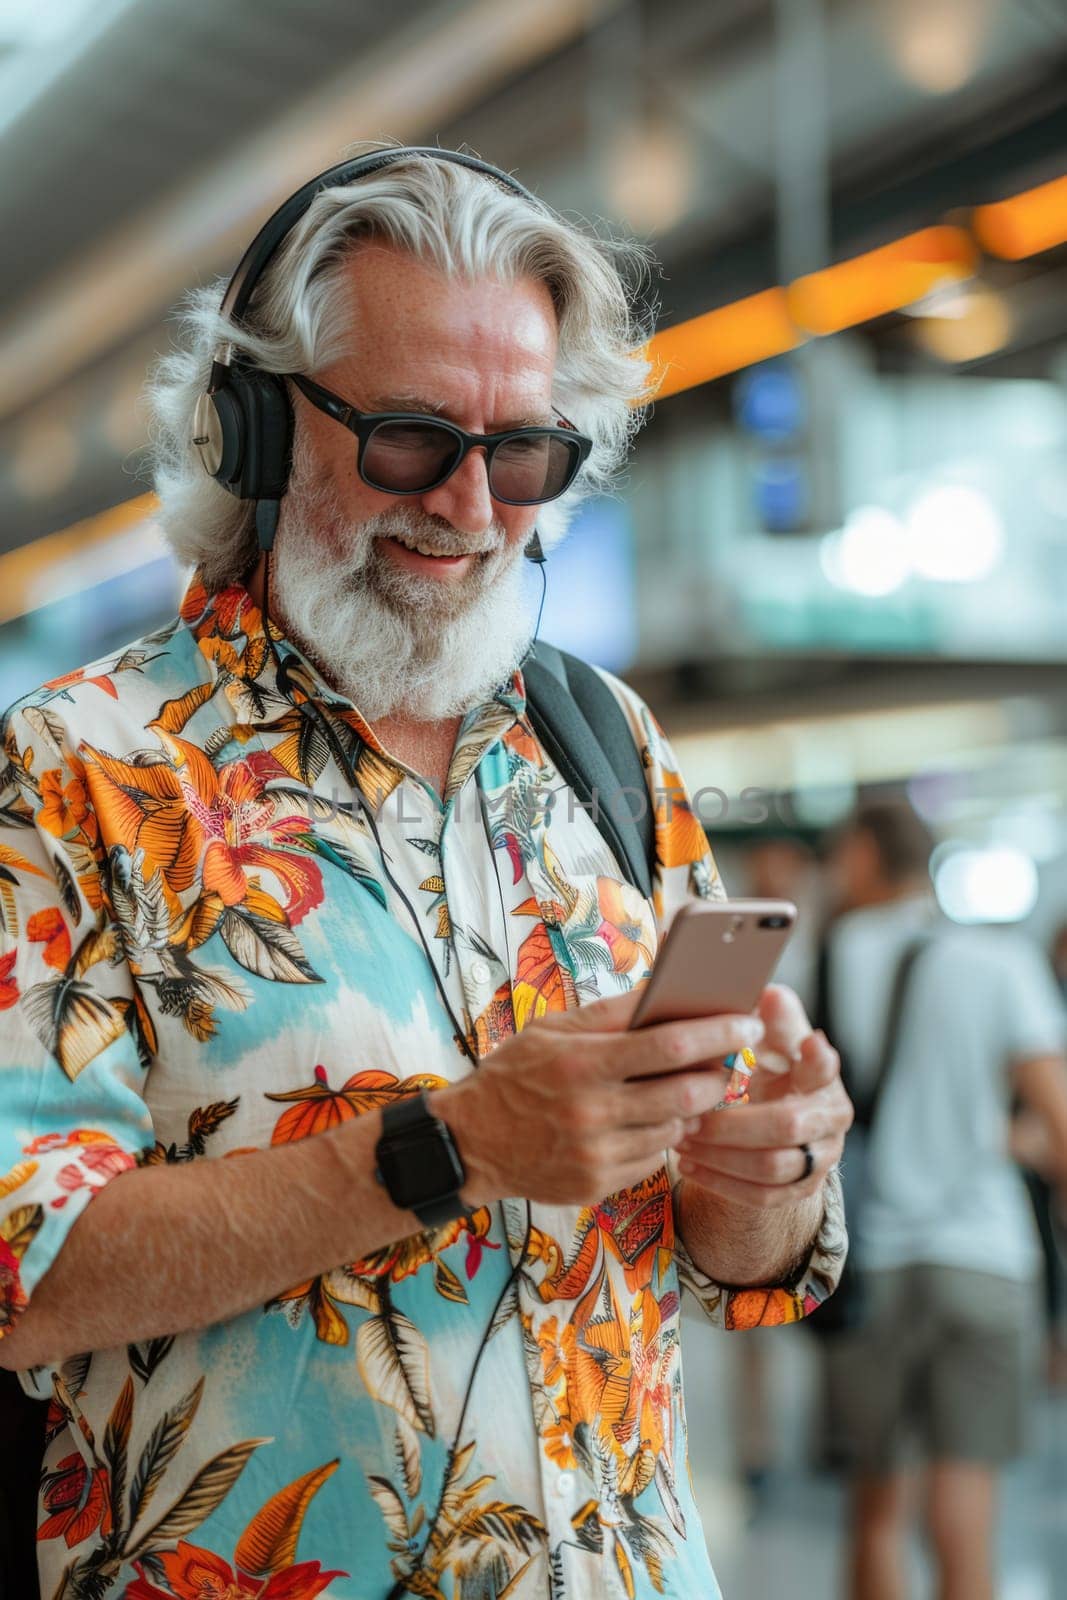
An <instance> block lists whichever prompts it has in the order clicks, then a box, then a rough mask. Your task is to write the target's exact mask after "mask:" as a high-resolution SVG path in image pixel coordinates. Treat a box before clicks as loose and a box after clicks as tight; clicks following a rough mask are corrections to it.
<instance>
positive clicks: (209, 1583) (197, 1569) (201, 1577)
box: [124, 1539, 348, 1600]
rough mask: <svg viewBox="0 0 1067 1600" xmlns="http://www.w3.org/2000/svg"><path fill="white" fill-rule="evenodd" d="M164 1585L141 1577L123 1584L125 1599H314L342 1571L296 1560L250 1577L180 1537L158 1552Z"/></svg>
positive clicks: (142, 1573) (140, 1570) (338, 1576)
mask: <svg viewBox="0 0 1067 1600" xmlns="http://www.w3.org/2000/svg"><path fill="white" fill-rule="evenodd" d="M159 1559H160V1562H161V1564H162V1567H163V1572H164V1575H165V1577H166V1580H167V1584H168V1588H166V1589H160V1588H159V1587H158V1586H157V1585H156V1584H154V1583H150V1582H149V1580H148V1579H147V1578H146V1577H145V1576H144V1572H143V1570H142V1568H141V1564H140V1562H135V1563H134V1566H135V1567H136V1569H137V1572H138V1577H137V1578H136V1579H135V1580H134V1581H133V1582H132V1583H130V1584H128V1585H127V1586H126V1592H125V1596H124V1600H174V1597H175V1596H177V1600H315V1597H316V1595H320V1594H321V1593H322V1591H323V1590H324V1589H325V1588H326V1586H327V1585H328V1584H329V1583H332V1581H333V1579H334V1578H345V1577H347V1576H348V1574H347V1573H345V1572H323V1571H322V1570H321V1567H320V1564H319V1562H317V1561H300V1562H298V1563H297V1564H296V1566H290V1567H284V1568H282V1569H281V1570H280V1571H278V1572H275V1573H274V1574H273V1575H272V1576H271V1577H269V1578H252V1577H249V1575H248V1574H247V1573H246V1572H241V1571H240V1569H239V1568H236V1567H233V1566H231V1564H230V1563H229V1562H228V1561H224V1560H223V1558H222V1557H221V1556H217V1555H216V1554H215V1552H214V1551H213V1550H204V1549H203V1548H202V1547H201V1546H200V1545H196V1544H188V1543H187V1542H186V1540H184V1539H179V1540H178V1548H177V1550H164V1551H161V1552H160V1557H159Z"/></svg>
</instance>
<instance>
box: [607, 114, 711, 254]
mask: <svg viewBox="0 0 1067 1600" xmlns="http://www.w3.org/2000/svg"><path fill="white" fill-rule="evenodd" d="M693 187H694V172H693V151H692V146H691V144H690V142H689V140H688V139H687V138H686V137H685V135H684V134H683V133H682V132H681V130H680V129H679V128H678V127H677V126H676V125H675V124H674V123H672V122H666V121H664V120H663V119H662V118H661V117H650V118H647V119H644V120H642V121H640V122H639V123H637V124H636V125H634V126H632V127H629V128H624V129H622V130H621V131H620V133H619V135H618V137H617V138H616V140H615V141H614V142H613V145H612V149H611V155H610V157H609V170H608V192H609V194H610V195H611V200H612V204H613V206H614V207H615V209H617V210H618V211H619V212H620V213H621V214H622V216H623V217H625V219H626V221H627V222H628V223H629V225H630V227H631V228H633V229H635V231H636V232H638V233H653V234H658V233H666V232H667V231H668V229H670V228H673V227H674V225H675V224H676V223H678V222H680V221H681V220H682V218H683V217H684V216H685V214H686V212H687V211H688V210H689V206H690V202H691V200H692V197H693Z"/></svg>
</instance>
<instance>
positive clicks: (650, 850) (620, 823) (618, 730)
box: [522, 640, 656, 899]
mask: <svg viewBox="0 0 1067 1600" xmlns="http://www.w3.org/2000/svg"><path fill="white" fill-rule="evenodd" d="M522 672H523V678H524V680H525V683H526V708H527V712H528V714H529V717H530V721H531V723H532V724H533V728H534V732H535V733H536V734H537V737H538V738H539V739H540V740H541V743H542V744H543V745H544V747H545V750H546V751H547V753H548V755H549V756H550V758H551V760H552V762H553V764H554V765H555V766H556V767H557V768H558V770H559V773H560V775H561V777H563V778H564V780H565V781H566V782H567V784H568V785H569V786H570V788H571V789H573V791H574V793H575V795H576V796H577V798H578V799H579V800H580V801H581V803H582V804H583V806H586V807H588V808H589V810H590V815H591V816H592V818H593V821H594V822H595V823H596V825H597V827H598V828H599V830H600V832H601V835H602V836H603V838H604V840H605V842H606V843H607V844H608V845H610V847H611V849H612V851H613V852H614V854H615V856H616V858H617V860H618V862H619V864H620V866H622V867H623V868H624V869H625V871H626V873H627V876H628V877H629V879H630V882H631V883H632V884H634V885H635V887H636V888H638V889H640V891H641V893H642V894H643V895H644V896H645V898H646V899H648V898H650V897H651V894H652V883H653V879H654V876H655V862H656V842H655V818H654V817H653V814H652V806H651V802H650V797H649V792H648V783H647V781H646V778H645V769H644V766H643V765H642V762H641V752H640V751H639V750H638V748H637V745H636V743H635V742H634V736H633V734H632V732H631V731H630V725H629V723H628V722H627V720H626V715H625V713H624V711H623V709H622V707H621V706H620V705H619V702H618V701H617V700H616V698H615V696H614V695H613V694H612V692H611V690H610V689H609V688H608V686H607V684H606V683H605V682H604V680H603V678H602V677H601V676H600V674H599V673H598V672H597V671H596V670H595V669H594V668H593V667H591V666H589V665H588V663H587V662H585V661H580V660H579V659H578V657H577V656H572V655H569V654H567V652H566V651H563V650H557V649H556V647H555V646H554V645H549V644H544V643H542V642H541V641H540V640H539V641H538V643H537V645H536V647H535V649H534V651H533V652H532V653H531V655H530V656H529V657H528V658H527V660H526V661H525V662H524V663H523V668H522Z"/></svg>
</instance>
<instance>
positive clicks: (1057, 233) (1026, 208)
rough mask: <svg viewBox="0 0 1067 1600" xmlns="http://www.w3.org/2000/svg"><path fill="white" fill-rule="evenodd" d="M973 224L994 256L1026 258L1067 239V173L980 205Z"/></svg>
mask: <svg viewBox="0 0 1067 1600" xmlns="http://www.w3.org/2000/svg"><path fill="white" fill-rule="evenodd" d="M973 226H974V231H975V235H976V236H977V238H978V242H979V243H980V244H981V246H982V248H983V250H988V252H989V254H990V255H991V256H1000V257H1002V258H1003V259H1004V260H1005V261H1022V260H1023V259H1024V258H1025V257H1026V256H1036V255H1038V254H1039V253H1040V252H1041V251H1042V250H1051V249H1052V248H1053V246H1054V245H1057V244H1064V243H1065V242H1067V177H1064V178H1053V180H1052V182H1051V183H1041V184H1038V186H1037V188H1036V189H1027V190H1026V191H1025V192H1024V193H1023V194H1017V195H1013V196H1012V198H1011V199H1010V200H998V201H997V202H996V204H995V205H989V206H976V207H975V211H974V218H973Z"/></svg>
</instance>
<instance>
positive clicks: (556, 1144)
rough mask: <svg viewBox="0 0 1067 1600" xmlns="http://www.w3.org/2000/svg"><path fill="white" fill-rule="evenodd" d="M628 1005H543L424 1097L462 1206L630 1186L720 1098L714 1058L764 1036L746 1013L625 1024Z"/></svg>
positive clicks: (562, 1197)
mask: <svg viewBox="0 0 1067 1600" xmlns="http://www.w3.org/2000/svg"><path fill="white" fill-rule="evenodd" d="M636 1004H637V995H636V993H635V994H628V995H619V996H613V997H612V998H610V999H606V1000H596V1001H593V1002H592V1003H591V1004H589V1005H586V1006H582V1007H581V1008H580V1009H579V1010H576V1011H567V1012H550V1013H549V1014H548V1015H546V1016H544V1017H541V1018H539V1019H538V1021H536V1022H534V1023H532V1024H531V1025H530V1026H529V1027H528V1028H524V1029H523V1031H522V1033H519V1034H516V1035H515V1037H514V1038H511V1039H507V1040H505V1041H504V1043H503V1044H501V1045H500V1046H499V1047H498V1048H497V1049H496V1050H494V1051H493V1053H492V1055H490V1056H488V1057H487V1058H486V1059H485V1061H484V1062H483V1063H482V1065H481V1066H480V1067H479V1069H478V1071H477V1072H476V1073H474V1074H473V1075H472V1076H471V1077H469V1078H465V1079H464V1080H463V1081H462V1082H461V1083H457V1084H452V1085H450V1086H449V1087H448V1088H447V1089H439V1090H437V1091H436V1092H435V1093H434V1094H433V1095H432V1097H431V1103H432V1105H433V1108H434V1111H435V1112H436V1114H437V1115H438V1116H440V1117H442V1118H443V1119H444V1121H445V1122H446V1123H447V1124H448V1126H449V1127H450V1128H451V1130H452V1132H453V1134H454V1135H455V1139H456V1143H457V1146H458V1148H459V1152H460V1155H461V1156H462V1158H463V1162H464V1165H465V1166H466V1168H467V1182H466V1184H465V1185H464V1187H463V1190H462V1194H463V1198H464V1200H465V1201H466V1202H467V1203H468V1204H470V1205H486V1204H490V1203H491V1202H493V1201H495V1200H498V1199H502V1198H503V1197H504V1196H507V1195H521V1196H523V1197H524V1198H526V1199H529V1200H536V1201H540V1202H541V1203H542V1204H550V1205H551V1204H555V1205H587V1204H591V1203H592V1202H593V1201H596V1200H601V1199H603V1197H604V1196H605V1195H608V1194H613V1193H614V1192H615V1191H616V1190H618V1189H624V1188H626V1187H627V1186H629V1185H630V1184H633V1183H636V1182H638V1181H639V1180H640V1179H641V1178H644V1177H646V1176H647V1175H648V1173H649V1172H652V1171H654V1170H655V1168H656V1167H658V1166H659V1165H660V1164H661V1162H662V1160H663V1153H664V1151H665V1150H667V1149H669V1148H670V1147H671V1146H673V1145H678V1144H680V1143H681V1141H682V1140H683V1139H685V1138H686V1136H687V1135H694V1136H695V1135H696V1134H697V1131H698V1129H699V1128H700V1127H701V1126H702V1123H701V1118H702V1117H703V1116H704V1114H705V1113H707V1112H709V1111H710V1109H711V1107H712V1106H714V1105H717V1104H718V1102H719V1101H720V1100H721V1099H722V1097H723V1094H724V1092H725V1086H726V1081H727V1074H726V1072H725V1070H724V1068H723V1065H722V1058H723V1057H724V1056H726V1055H729V1054H731V1053H732V1052H735V1051H738V1050H741V1049H743V1048H744V1046H746V1045H754V1044H756V1043H758V1041H759V1040H760V1039H761V1038H762V1036H763V1032H764V1024H763V1023H762V1022H761V1021H759V1020H758V1019H756V1018H755V1017H744V1016H728V1017H727V1016H723V1017H704V1018H701V1019H699V1020H697V1021H691V1022H664V1023H659V1024H657V1025H656V1026H654V1027H649V1028H640V1029H636V1030H635V1031H633V1032H628V1031H627V1028H628V1024H629V1021H630V1017H631V1015H632V1014H633V1011H634V1008H635V1006H636ZM635 1079H647V1080H648V1081H644V1082H635V1081H633V1080H635ZM735 1114H736V1113H735ZM705 1120H706V1119H705Z"/></svg>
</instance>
